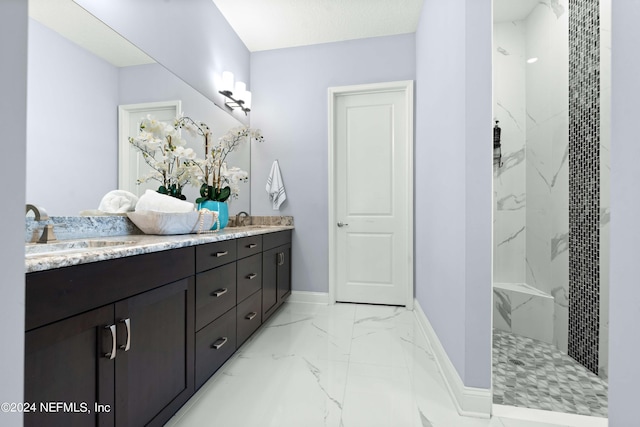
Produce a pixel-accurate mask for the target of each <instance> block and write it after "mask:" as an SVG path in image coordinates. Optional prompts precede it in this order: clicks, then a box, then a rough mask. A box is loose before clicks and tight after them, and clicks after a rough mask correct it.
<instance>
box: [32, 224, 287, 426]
mask: <svg viewBox="0 0 640 427" xmlns="http://www.w3.org/2000/svg"><path fill="white" fill-rule="evenodd" d="M290 257H291V231H290V230H287V231H282V232H276V233H269V234H264V235H257V236H250V237H245V238H240V239H234V240H225V241H219V242H215V243H209V244H203V245H199V246H195V247H185V248H180V249H172V250H168V251H162V252H155V253H150V254H145V255H136V256H131V257H125V258H119V259H114V260H108V261H100V262H95V263H89V264H81V265H77V266H73V267H64V268H59V269H53V270H47V271H42V272H35V273H29V274H27V276H26V319H25V320H26V335H25V384H24V385H25V402H28V403H33V404H36V405H37V406H36V407H35V409H36V410H35V411H31V412H26V413H25V415H24V425H25V426H44V425H46V426H65V427H66V426H114V425H115V426H146V425H150V426H156V425H157V426H160V425H163V424H164V423H166V422H167V421H168V420H169V418H170V417H171V416H173V414H175V412H176V411H177V410H178V409H179V408H180V407H181V406H182V405H183V404H184V403H185V402H186V401H187V400H188V399H189V398H190V397H191V396H192V395H193V393H194V392H195V390H197V389H198V388H199V387H200V386H202V384H204V383H205V382H206V380H207V379H208V378H209V377H211V375H213V374H214V373H215V372H216V371H217V370H218V369H219V368H220V366H222V364H223V363H224V362H225V361H226V360H228V359H229V357H231V355H233V353H234V352H235V351H236V349H237V348H238V347H240V346H241V345H242V344H243V343H244V342H245V341H246V340H247V339H248V338H249V337H250V336H251V335H252V334H253V333H254V332H255V331H256V330H257V329H258V328H259V327H260V325H261V323H262V322H264V321H265V320H266V319H267V318H268V317H269V316H271V315H272V314H273V313H274V312H275V310H276V309H277V308H278V307H279V306H280V305H281V304H282V302H283V301H284V299H285V298H286V296H287V295H289V294H290V292H291V277H290V275H291V263H290ZM42 405H44V406H42ZM47 411H48V412H47Z"/></svg>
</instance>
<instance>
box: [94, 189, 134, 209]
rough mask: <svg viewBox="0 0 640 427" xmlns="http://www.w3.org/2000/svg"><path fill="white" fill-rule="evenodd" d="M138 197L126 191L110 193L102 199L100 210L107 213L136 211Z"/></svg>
mask: <svg viewBox="0 0 640 427" xmlns="http://www.w3.org/2000/svg"><path fill="white" fill-rule="evenodd" d="M137 203H138V196H136V195H135V194H133V193H130V192H128V191H125V190H113V191H109V192H108V193H107V194H105V195H104V197H102V200H101V201H100V206H98V210H100V211H102V212H107V213H125V212H131V211H133V210H135V208H136V204H137Z"/></svg>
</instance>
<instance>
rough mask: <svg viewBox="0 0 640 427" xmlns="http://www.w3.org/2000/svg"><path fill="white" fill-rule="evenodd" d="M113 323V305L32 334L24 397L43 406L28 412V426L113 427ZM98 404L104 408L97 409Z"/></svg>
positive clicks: (29, 335) (28, 341) (28, 340)
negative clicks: (61, 404) (64, 405)
mask: <svg viewBox="0 0 640 427" xmlns="http://www.w3.org/2000/svg"><path fill="white" fill-rule="evenodd" d="M112 324H113V305H109V306H107V307H101V308H98V309H95V310H92V311H89V312H87V313H84V314H80V315H77V316H74V317H71V318H69V319H66V320H62V321H59V322H56V323H52V324H50V325H47V326H42V327H40V328H37V329H33V330H31V331H29V332H27V334H26V335H25V381H24V388H25V390H24V396H25V402H29V403H34V404H36V405H37V407H36V411H35V412H33V413H31V412H29V413H25V414H24V425H25V426H65V427H68V426H112V425H113V423H114V413H115V411H114V410H113V408H114V405H113V404H114V402H113V399H114V389H113V375H114V363H115V360H113V359H110V357H109V356H106V354H107V353H111V351H112V343H113V339H112V336H111V330H110V329H108V327H109V326H110V325H112ZM57 402H62V403H63V404H67V406H66V407H59V406H56V405H57ZM41 403H42V404H45V405H48V406H46V407H45V408H43V407H41V406H40V405H41ZM51 404H53V405H54V406H49V405H51ZM96 404H100V405H102V408H103V409H104V410H103V411H102V412H99V413H96V412H95V405H96ZM83 405H86V407H85V406H83ZM85 409H86V410H88V411H90V413H83V411H84V410H85ZM47 411H49V412H47Z"/></svg>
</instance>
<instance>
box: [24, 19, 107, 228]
mask: <svg viewBox="0 0 640 427" xmlns="http://www.w3.org/2000/svg"><path fill="white" fill-rule="evenodd" d="M28 50H29V69H28V84H29V93H28V98H27V105H28V108H27V112H28V114H27V119H28V128H27V138H28V142H27V158H28V159H29V161H28V163H27V200H28V201H29V203H35V204H36V205H40V206H43V207H44V208H46V209H47V213H48V214H49V215H58V216H63V215H78V212H80V211H81V210H84V209H96V208H97V207H98V204H99V203H100V200H101V199H102V196H103V195H104V194H105V193H107V192H108V191H111V190H113V189H115V188H117V186H118V175H117V167H118V143H117V141H118V110H117V105H118V68H117V67H115V66H113V65H111V64H109V63H108V62H106V61H104V60H103V59H101V58H99V57H97V56H95V55H94V54H92V53H90V52H88V51H86V50H84V49H83V48H81V47H79V46H78V45H76V44H74V43H72V42H70V41H69V40H67V39H65V38H64V37H62V36H60V35H59V34H58V33H56V32H54V31H52V30H50V29H49V28H47V27H45V26H44V25H42V24H40V23H39V22H37V21H34V20H33V19H30V20H29V49H28ZM52 165H55V168H53V169H52V168H51V166H52Z"/></svg>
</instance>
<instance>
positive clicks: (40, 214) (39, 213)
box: [25, 204, 49, 221]
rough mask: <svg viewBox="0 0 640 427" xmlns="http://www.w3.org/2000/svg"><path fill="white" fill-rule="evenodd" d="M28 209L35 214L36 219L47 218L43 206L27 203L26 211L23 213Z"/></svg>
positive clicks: (42, 219)
mask: <svg viewBox="0 0 640 427" xmlns="http://www.w3.org/2000/svg"><path fill="white" fill-rule="evenodd" d="M30 211H31V212H33V214H34V215H35V217H36V221H46V220H48V219H49V215H47V211H45V210H44V208H39V207H37V206H35V205H31V204H27V212H26V213H25V215H26V214H28V213H29V212H30Z"/></svg>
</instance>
